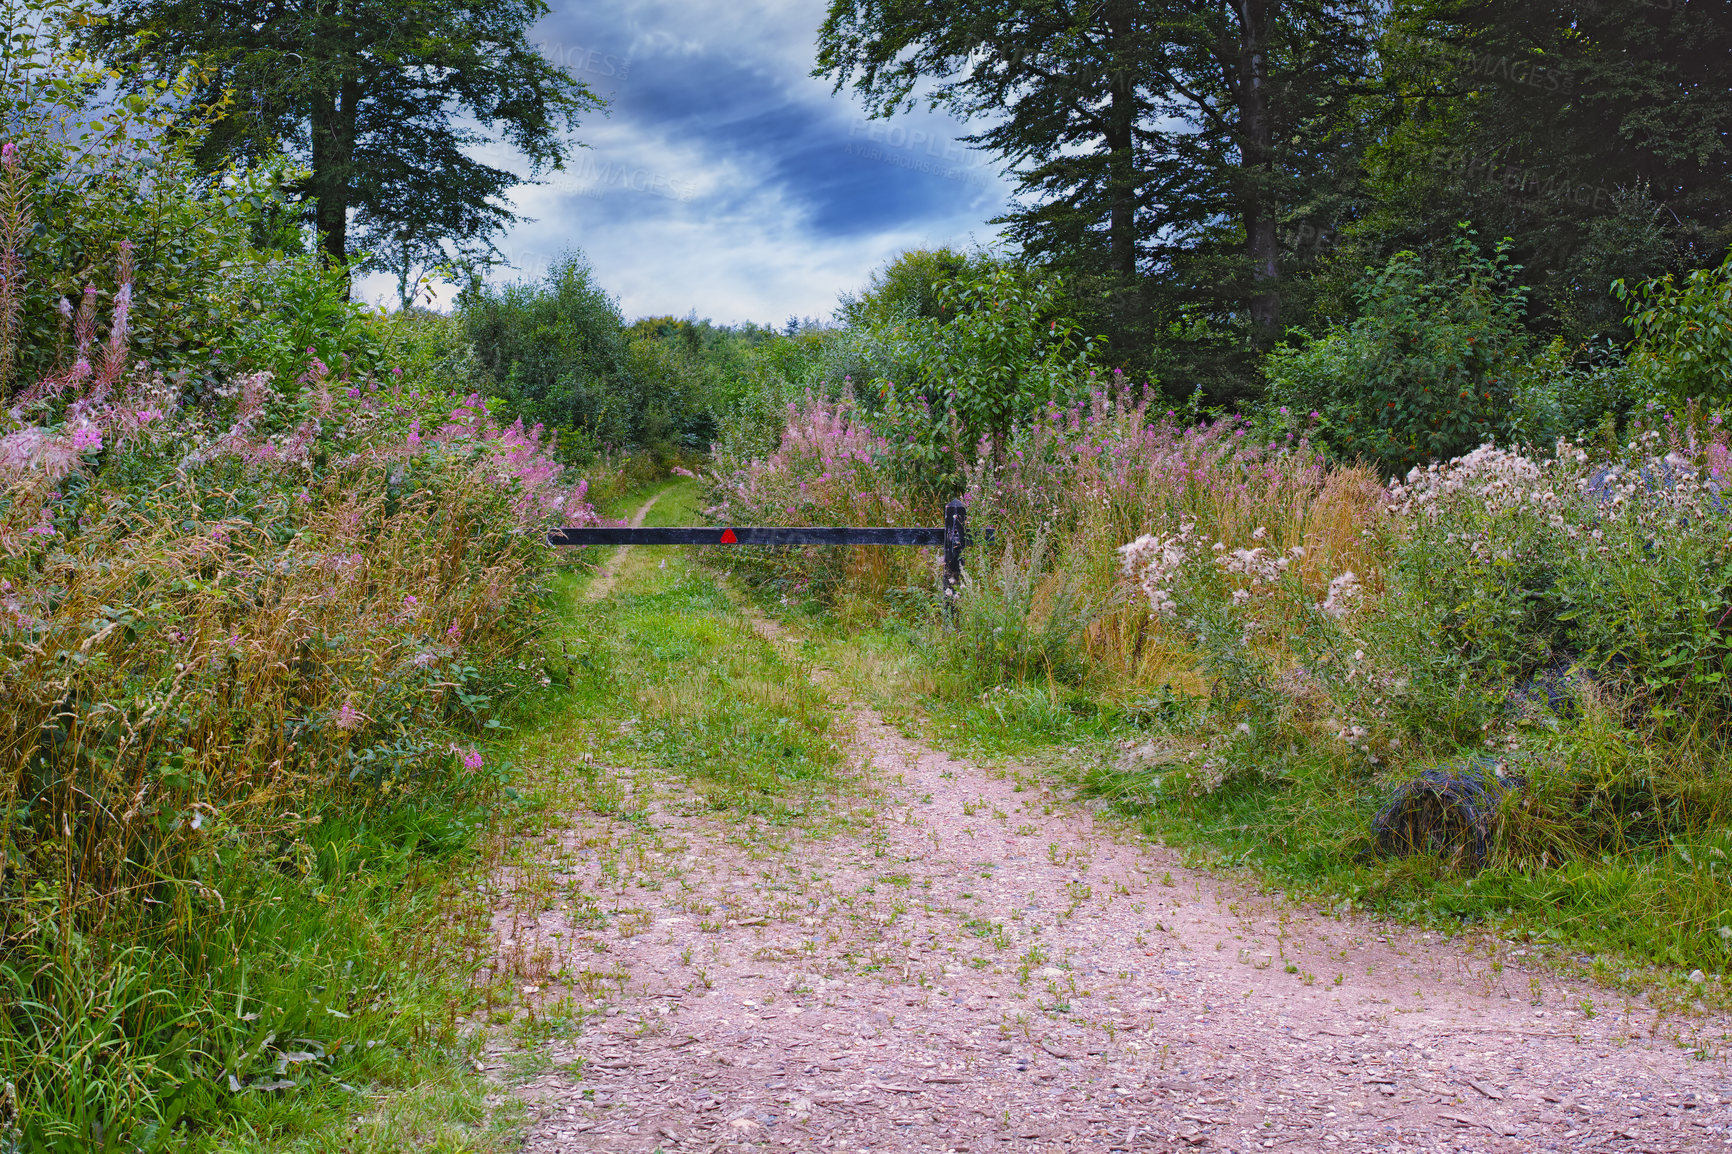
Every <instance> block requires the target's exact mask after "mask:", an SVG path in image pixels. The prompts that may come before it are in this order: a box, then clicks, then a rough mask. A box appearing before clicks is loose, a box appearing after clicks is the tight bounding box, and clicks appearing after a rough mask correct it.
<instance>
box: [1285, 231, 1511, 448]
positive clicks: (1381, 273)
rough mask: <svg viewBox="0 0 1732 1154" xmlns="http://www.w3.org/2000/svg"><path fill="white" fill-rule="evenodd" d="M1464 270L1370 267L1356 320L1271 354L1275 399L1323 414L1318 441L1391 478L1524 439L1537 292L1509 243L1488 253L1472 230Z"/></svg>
mask: <svg viewBox="0 0 1732 1154" xmlns="http://www.w3.org/2000/svg"><path fill="white" fill-rule="evenodd" d="M1453 257H1454V259H1453V261H1452V262H1451V263H1452V265H1453V267H1447V268H1445V269H1442V270H1439V271H1438V272H1437V273H1433V272H1431V271H1430V270H1428V269H1427V267H1426V265H1425V262H1424V261H1422V260H1421V258H1420V257H1419V256H1418V255H1417V254H1414V253H1397V254H1396V255H1395V256H1393V257H1391V258H1390V260H1389V263H1388V264H1387V265H1385V266H1384V267H1383V268H1382V269H1381V270H1377V271H1371V270H1367V276H1368V280H1367V283H1366V284H1365V285H1364V287H1363V288H1362V289H1361V294H1360V306H1361V315H1360V316H1359V318H1358V319H1357V320H1355V321H1353V323H1352V324H1350V325H1346V326H1338V327H1336V328H1335V329H1333V330H1332V331H1331V332H1330V333H1329V334H1328V335H1326V336H1324V337H1322V338H1319V339H1317V340H1315V341H1311V342H1308V343H1306V344H1303V345H1301V346H1298V347H1292V346H1288V347H1284V348H1282V349H1280V350H1278V351H1277V352H1276V353H1275V354H1274V355H1272V356H1271V357H1270V361H1269V376H1270V391H1271V395H1272V398H1273V399H1274V400H1275V401H1277V402H1278V403H1280V404H1281V405H1284V406H1286V407H1287V408H1288V409H1289V410H1290V411H1291V410H1300V411H1307V410H1308V411H1311V412H1314V413H1318V414H1321V419H1322V422H1323V423H1322V431H1321V432H1319V433H1318V434H1316V436H1317V437H1318V438H1319V439H1321V440H1324V441H1325V442H1326V443H1328V444H1330V445H1331V446H1332V447H1333V448H1335V449H1336V450H1337V451H1338V452H1340V453H1341V454H1342V455H1344V456H1346V457H1348V458H1353V457H1362V458H1364V459H1366V460H1368V461H1373V462H1375V463H1376V464H1377V465H1378V466H1379V467H1380V468H1382V469H1383V470H1384V471H1385V472H1386V473H1397V474H1399V473H1404V472H1406V471H1407V470H1408V469H1409V468H1411V467H1412V466H1414V465H1415V464H1418V463H1421V462H1424V461H1429V460H1435V459H1438V458H1447V457H1451V456H1457V455H1459V454H1461V453H1464V452H1466V451H1467V450H1468V449H1470V448H1472V447H1474V446H1475V445H1479V444H1481V443H1484V442H1486V441H1490V440H1494V439H1496V438H1498V437H1500V436H1505V435H1507V434H1508V433H1509V432H1511V431H1512V429H1513V425H1512V415H1513V411H1512V404H1513V397H1514V387H1515V381H1514V372H1515V369H1516V366H1517V364H1518V363H1519V362H1518V358H1519V357H1520V355H1521V353H1522V351H1523V346H1524V344H1525V340H1526V334H1525V332H1524V330H1523V329H1522V327H1521V319H1522V311H1523V308H1524V301H1525V296H1526V292H1525V290H1524V289H1522V288H1521V287H1519V286H1517V285H1516V284H1515V283H1514V280H1515V274H1516V273H1517V272H1518V271H1519V270H1518V269H1516V268H1515V267H1513V266H1512V265H1511V263H1510V261H1509V256H1508V248H1507V245H1499V246H1498V248H1497V249H1496V250H1495V251H1494V253H1493V255H1492V256H1490V257H1486V256H1484V255H1483V254H1481V253H1480V251H1479V249H1478V248H1477V246H1475V244H1474V243H1473V241H1472V239H1471V234H1464V235H1461V236H1458V237H1457V238H1456V241H1455V246H1454V253H1453Z"/></svg>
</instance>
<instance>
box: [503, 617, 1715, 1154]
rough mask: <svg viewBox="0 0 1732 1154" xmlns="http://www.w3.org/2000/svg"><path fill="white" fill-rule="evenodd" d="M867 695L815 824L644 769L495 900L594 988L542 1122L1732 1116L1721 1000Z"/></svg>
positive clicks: (1591, 1133) (784, 1124) (1075, 1145)
mask: <svg viewBox="0 0 1732 1154" xmlns="http://www.w3.org/2000/svg"><path fill="white" fill-rule="evenodd" d="M766 628H770V627H768V626H767V625H766ZM849 708H850V709H851V712H852V715H853V719H854V724H855V728H856V741H857V747H856V748H857V753H858V756H859V763H860V776H859V778H858V780H857V781H855V782H854V783H852V785H851V787H850V789H849V790H848V792H847V795H846V796H844V797H842V798H840V799H837V800H835V801H833V802H832V804H831V805H830V806H828V807H813V808H812V810H811V811H810V813H809V816H807V817H805V818H802V819H800V821H801V822H803V823H804V824H803V825H797V826H796V827H794V828H789V827H788V826H785V825H784V826H769V825H765V824H756V825H754V824H751V823H749V822H743V821H742V820H741V819H739V818H738V817H735V816H731V815H726V814H717V813H715V812H713V811H712V810H710V809H709V808H708V807H706V806H704V805H702V804H701V803H700V802H699V801H698V800H697V799H696V798H695V797H694V796H693V795H692V793H691V791H690V789H689V787H688V786H687V785H686V784H685V782H684V781H683V780H682V779H679V778H677V777H674V776H671V775H670V776H668V777H665V778H663V777H658V776H656V775H653V774H640V775H638V776H637V777H636V778H635V780H631V781H629V782H626V783H624V788H625V789H626V790H627V791H628V792H629V795H630V796H629V802H630V804H629V805H624V806H622V807H620V808H621V809H622V810H624V809H629V810H632V811H634V812H635V817H634V819H633V820H629V821H627V820H621V819H617V818H607V817H601V816H597V815H594V814H573V815H569V818H570V823H571V824H570V827H569V828H568V829H566V830H564V831H563V833H561V834H560V835H559V837H558V842H557V845H553V846H550V847H548V848H547V850H546V852H547V853H548V854H550V855H551V858H552V861H553V862H554V866H553V869H554V877H555V880H556V882H557V893H558V897H557V899H556V900H548V901H542V902H534V903H531V902H522V901H519V902H515V903H514V902H512V901H510V900H505V901H502V904H501V907H500V908H499V910H498V912H497V916H496V921H495V928H496V933H497V934H498V936H499V939H500V942H501V950H502V952H504V953H508V954H511V955H513V956H516V957H520V958H521V957H526V956H531V955H534V956H540V957H543V958H549V959H551V958H559V959H564V962H563V964H564V965H566V966H567V969H568V972H569V975H571V980H570V981H569V982H568V983H567V984H566V985H563V986H559V987H557V988H554V987H552V986H550V987H548V988H545V989H532V990H531V991H530V992H529V995H528V996H531V997H536V998H541V999H546V998H549V997H552V996H554V995H555V994H567V993H569V994H572V995H573V996H575V997H578V998H580V999H582V1001H583V1002H584V1003H585V1004H586V1005H587V1006H588V1008H589V1010H590V1011H591V1012H593V1013H595V1014H596V1016H595V1017H594V1018H591V1019H589V1020H588V1021H587V1022H586V1024H585V1027H584V1030H583V1032H582V1034H581V1036H580V1037H578V1038H577V1039H576V1040H575V1041H572V1042H555V1043H552V1044H551V1045H550V1047H549V1052H548V1053H547V1054H546V1055H545V1057H547V1058H548V1059H550V1060H551V1063H552V1064H551V1066H550V1067H544V1069H546V1071H547V1072H545V1073H542V1074H541V1075H539V1076H536V1077H534V1078H532V1079H530V1080H528V1081H527V1082H526V1083H524V1084H522V1085H521V1086H519V1087H518V1089H517V1091H516V1092H517V1093H518V1094H520V1095H521V1096H522V1098H523V1100H524V1101H525V1103H526V1104H527V1106H528V1109H529V1113H530V1117H531V1119H532V1125H531V1128H530V1132H529V1134H528V1137H527V1141H526V1145H525V1149H526V1150H527V1151H530V1152H533V1154H543V1152H553V1151H610V1152H612V1151H620V1152H626V1151H653V1150H657V1149H660V1150H664V1151H683V1150H704V1151H721V1150H735V1149H739V1150H744V1149H764V1148H768V1149H777V1148H783V1147H793V1148H811V1149H836V1150H847V1151H974V1152H979V1151H1131V1152H1139V1151H1174V1150H1187V1151H1188V1150H1197V1149H1203V1150H1212V1151H1237V1152H1239V1154H1247V1152H1250V1151H1259V1150H1282V1151H1309V1150H1331V1151H1346V1150H1389V1151H1400V1150H1409V1151H1417V1150H1472V1151H1482V1150H1483V1151H1511V1152H1514V1151H1533V1150H1560V1151H1561V1150H1572V1151H1573V1150H1603V1151H1686V1150H1688V1151H1695V1150H1720V1149H1724V1148H1726V1147H1727V1146H1729V1145H1732V1110H1729V1108H1728V1104H1729V1103H1732V1074H1729V1072H1728V1070H1727V1066H1726V1060H1725V1054H1726V1041H1725V1040H1726V1037H1727V1030H1726V1026H1727V1023H1726V1022H1724V1021H1722V1020H1718V1019H1713V1018H1694V1019H1677V1018H1660V1017H1657V1016H1656V1014H1655V1013H1654V1012H1653V1011H1652V1010H1648V1009H1645V1008H1644V1006H1643V1005H1642V1003H1640V1002H1639V1001H1630V1000H1628V999H1626V998H1625V997H1623V996H1621V995H1615V994H1612V993H1610V992H1608V991H1606V990H1603V989H1598V988H1595V987H1593V986H1591V985H1589V984H1586V983H1580V982H1573V981H1570V980H1566V979H1563V978H1560V977H1558V976H1556V975H1555V974H1554V973H1553V972H1552V969H1551V968H1549V967H1542V966H1538V965H1532V966H1530V965H1529V964H1528V962H1529V961H1531V960H1532V959H1527V958H1524V957H1523V956H1522V955H1521V952H1520V951H1518V950H1514V949H1513V948H1511V947H1508V946H1507V945H1504V946H1499V945H1496V944H1493V945H1492V946H1490V947H1487V946H1486V945H1485V944H1483V943H1481V944H1479V945H1477V946H1476V945H1472V944H1470V943H1469V942H1468V940H1467V939H1463V938H1458V939H1455V940H1452V941H1445V940H1441V939H1434V937H1433V936H1432V935H1429V934H1425V933H1421V932H1419V931H1416V930H1409V929H1402V928H1397V927H1392V926H1389V925H1387V924H1383V923H1373V922H1368V921H1364V920H1360V919H1357V918H1352V919H1340V918H1336V917H1332V916H1328V915H1326V914H1322V913H1320V912H1319V911H1318V910H1316V909H1314V908H1309V907H1307V906H1305V905H1302V904H1295V903H1291V902H1287V901H1285V900H1284V899H1281V898H1279V897H1272V896H1269V895H1262V894H1258V893H1256V892H1255V891H1254V890H1253V889H1251V888H1248V887H1246V886H1245V885H1243V884H1241V883H1237V882H1234V881H1232V880H1229V879H1223V878H1221V877H1219V876H1216V875H1214V874H1210V873H1208V872H1204V871H1198V870H1189V869H1185V868H1182V867H1181V865H1180V863H1179V859H1178V855H1177V854H1176V853H1174V852H1173V851H1172V850H1170V849H1166V848H1163V847H1160V846H1154V845H1150V844H1148V843H1147V842H1146V841H1144V840H1142V839H1140V838H1137V837H1135V836H1133V835H1132V834H1130V833H1129V832H1128V831H1126V830H1125V829H1123V828H1121V827H1119V826H1117V825H1116V824H1114V823H1112V822H1111V821H1109V820H1107V819H1104V818H1100V817H1098V816H1097V815H1096V814H1094V813H1093V812H1091V811H1090V810H1089V809H1088V808H1086V807H1084V806H1081V805H1079V804H1076V803H1074V802H1072V801H1070V800H1068V799H1066V798H1065V797H1062V796H1058V795H1056V794H1055V792H1054V791H1053V789H1052V788H1050V787H1049V786H1047V785H1043V784H1041V783H1040V782H1039V781H1038V780H1037V779H1036V778H1035V777H1033V776H1032V775H1027V774H1019V773H1017V772H1015V771H1011V772H1003V771H997V770H990V769H986V768H982V767H979V766H976V765H973V764H970V763H969V762H966V761H963V760H959V759H956V758H953V757H950V756H948V755H946V754H945V753H943V752H940V751H937V750H933V749H930V748H926V747H924V746H922V745H920V744H918V743H916V742H913V741H910V740H908V739H906V738H904V737H903V736H901V735H900V734H898V733H896V732H895V731H893V730H891V729H890V728H888V727H887V726H885V725H884V724H883V723H882V722H881V721H880V720H879V719H878V717H877V716H876V715H874V714H873V713H872V712H871V711H869V710H867V709H864V708H861V707H859V706H857V705H856V706H851V707H849ZM507 888H508V887H507Z"/></svg>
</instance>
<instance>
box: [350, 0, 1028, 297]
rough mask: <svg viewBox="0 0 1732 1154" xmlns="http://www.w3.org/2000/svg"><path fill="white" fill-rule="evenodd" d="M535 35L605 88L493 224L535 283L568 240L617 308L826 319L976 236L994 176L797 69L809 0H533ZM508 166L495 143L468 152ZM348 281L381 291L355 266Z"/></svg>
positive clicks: (917, 121) (936, 116) (816, 13)
mask: <svg viewBox="0 0 1732 1154" xmlns="http://www.w3.org/2000/svg"><path fill="white" fill-rule="evenodd" d="M551 4H552V9H553V11H552V13H551V15H549V17H548V18H547V19H546V20H544V21H543V22H542V23H541V24H540V25H539V26H538V27H537V29H536V32H535V39H536V40H538V41H539V42H540V44H541V46H542V50H543V51H544V52H545V53H546V54H547V55H548V56H549V57H550V58H552V59H554V60H557V61H558V62H559V63H561V64H563V65H565V66H566V67H567V68H568V69H570V71H571V72H572V73H573V75H576V76H579V77H581V78H582V79H584V80H587V81H588V82H589V83H590V84H591V85H592V86H593V87H594V88H595V89H596V90H597V91H598V92H599V93H601V94H603V95H604V96H606V97H607V99H608V101H609V108H608V110H607V112H606V114H605V115H603V114H596V115H592V116H591V117H590V118H589V120H588V122H587V123H586V124H585V125H584V127H583V128H582V129H580V130H579V132H578V133H577V134H576V135H577V139H578V140H579V141H581V142H582V143H583V144H585V145H587V146H588V147H586V148H583V149H580V150H578V151H577V153H576V154H575V156H574V158H573V160H572V163H571V164H570V165H569V166H568V167H567V170H566V171H565V172H557V173H552V174H549V178H548V179H547V181H546V182H545V183H543V184H541V185H539V186H524V187H520V188H519V189H518V190H517V192H516V195H515V197H514V199H515V202H516V206H517V209H518V211H519V212H520V213H522V214H524V215H526V216H529V217H532V218H534V219H533V221H532V222H528V223H524V224H520V225H518V226H517V227H516V228H514V229H512V230H511V231H510V232H509V233H508V234H506V236H505V239H504V241H503V242H502V244H501V246H500V247H501V249H502V250H503V251H504V253H505V254H506V256H507V258H508V259H509V260H510V261H511V263H512V264H513V265H515V266H516V267H515V268H514V269H505V270H501V271H500V272H499V273H498V274H496V275H497V276H498V277H500V278H502V279H511V278H523V277H536V276H539V275H541V274H542V273H543V272H545V271H546V269H547V266H548V264H549V263H550V262H551V261H552V260H553V259H555V258H556V257H557V256H558V255H559V254H560V253H561V252H563V251H565V250H567V249H578V250H581V251H582V252H583V253H584V254H585V255H586V256H587V257H588V259H589V261H590V263H591V264H593V265H594V267H595V269H596V272H597V274H598V276H599V279H600V281H601V283H602V284H603V285H604V286H605V287H606V288H607V289H608V290H609V291H610V292H612V293H614V294H615V295H617V296H618V298H619V301H620V307H621V309H622V310H623V311H624V313H625V315H626V316H627V317H628V318H632V317H638V316H648V315H657V314H664V313H671V314H674V315H677V316H684V315H686V314H687V313H690V312H692V311H694V310H695V311H696V312H697V314H698V316H700V317H708V318H710V319H712V320H715V321H718V322H723V323H732V322H738V321H745V320H753V321H758V322H762V323H777V324H779V323H781V322H782V321H784V320H786V319H787V318H788V317H790V316H802V317H805V316H816V317H821V318H827V317H828V316H829V315H830V312H831V310H832V309H833V308H834V307H835V304H836V298H837V296H838V294H840V293H841V292H844V291H846V290H850V289H853V288H856V287H858V286H859V285H860V284H861V283H862V282H863V281H864V280H865V278H866V276H867V274H868V273H869V272H870V271H871V270H872V269H873V268H874V267H876V266H877V265H879V264H882V263H883V262H884V261H885V260H887V259H889V258H890V257H892V256H894V255H895V254H896V253H898V252H900V251H901V250H903V249H905V248H909V247H911V246H917V245H932V244H940V243H951V244H962V245H967V244H972V243H980V244H986V243H990V242H992V241H993V239H994V236H995V232H996V230H995V229H994V228H993V227H992V226H990V225H988V224H987V223H986V222H987V221H988V220H989V219H991V218H992V217H994V216H996V215H998V213H999V211H1000V210H1001V208H1002V207H1003V205H1004V203H1005V197H1006V193H1007V185H1006V184H1005V182H1004V181H1003V179H1002V178H1001V176H1000V175H999V171H998V166H997V165H996V164H994V163H993V162H992V161H991V159H990V158H988V157H985V156H983V155H981V154H979V153H976V152H974V151H973V150H971V149H968V148H966V147H964V146H963V145H962V144H961V143H960V142H959V141H958V139H957V138H958V137H959V136H960V135H962V133H963V131H965V130H964V129H963V128H962V127H961V126H960V125H959V124H957V123H956V122H955V121H953V120H951V119H950V118H949V117H947V116H945V115H943V114H942V113H928V112H925V111H924V110H922V111H919V112H915V113H910V114H907V115H901V116H897V117H896V118H894V119H892V120H890V121H883V120H873V121H867V120H866V119H865V117H864V115H863V111H862V108H861V105H860V104H859V102H858V101H857V100H855V99H854V98H853V97H852V96H850V95H849V94H847V93H846V92H844V93H842V94H836V95H832V93H831V91H830V89H831V85H830V82H828V81H826V80H819V79H814V78H813V77H811V76H810V75H809V73H810V71H811V68H812V62H813V55H814V51H813V43H814V40H815V38H816V33H817V29H818V25H819V23H820V22H821V21H822V19H823V15H824V8H825V4H824V0H615V2H612V3H607V4H582V3H577V2H575V0H551ZM488 158H489V159H491V160H492V161H493V162H495V163H500V164H502V165H511V164H513V162H512V160H511V158H510V154H509V153H508V152H504V151H501V152H499V153H497V154H491V155H489V157H488ZM361 288H362V291H363V292H364V293H365V294H366V295H368V296H369V297H371V298H372V299H376V300H384V299H387V298H390V299H394V294H393V293H392V291H391V290H392V286H391V285H390V284H389V283H387V282H384V281H382V280H379V279H378V278H374V280H372V281H370V282H367V283H364V284H363V285H362V286H361Z"/></svg>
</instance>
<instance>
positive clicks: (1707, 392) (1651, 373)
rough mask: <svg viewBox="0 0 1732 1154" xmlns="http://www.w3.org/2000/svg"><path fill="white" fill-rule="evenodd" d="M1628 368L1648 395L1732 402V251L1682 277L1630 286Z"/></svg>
mask: <svg viewBox="0 0 1732 1154" xmlns="http://www.w3.org/2000/svg"><path fill="white" fill-rule="evenodd" d="M1613 289H1614V291H1615V292H1616V293H1617V295H1618V299H1620V300H1622V301H1624V302H1626V303H1627V304H1629V305H1630V306H1631V313H1630V328H1631V329H1632V330H1633V331H1634V333H1635V340H1634V341H1633V342H1632V343H1631V346H1630V370H1631V372H1632V374H1633V375H1634V377H1635V379H1636V381H1637V382H1638V387H1640V388H1641V389H1642V390H1643V391H1644V392H1646V393H1647V394H1648V395H1649V396H1651V397H1653V398H1655V399H1657V400H1663V401H1664V402H1666V403H1667V404H1668V405H1671V406H1674V407H1677V406H1682V405H1683V404H1685V403H1686V402H1688V401H1692V400H1694V401H1699V402H1701V403H1703V404H1707V405H1713V406H1722V405H1726V404H1728V403H1732V256H1729V257H1728V258H1727V259H1726V260H1725V261H1724V262H1722V263H1721V265H1720V267H1719V268H1717V269H1706V268H1705V269H1697V270H1696V271H1694V272H1692V273H1690V274H1689V275H1688V276H1686V277H1684V278H1683V279H1682V280H1674V279H1673V277H1672V275H1671V274H1670V273H1668V274H1667V275H1666V276H1663V277H1660V278H1657V279H1655V280H1651V281H1649V282H1647V283H1646V284H1643V285H1639V286H1635V287H1630V288H1627V287H1626V286H1625V285H1624V282H1622V281H1619V282H1617V283H1616V284H1615V285H1614V286H1613Z"/></svg>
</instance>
